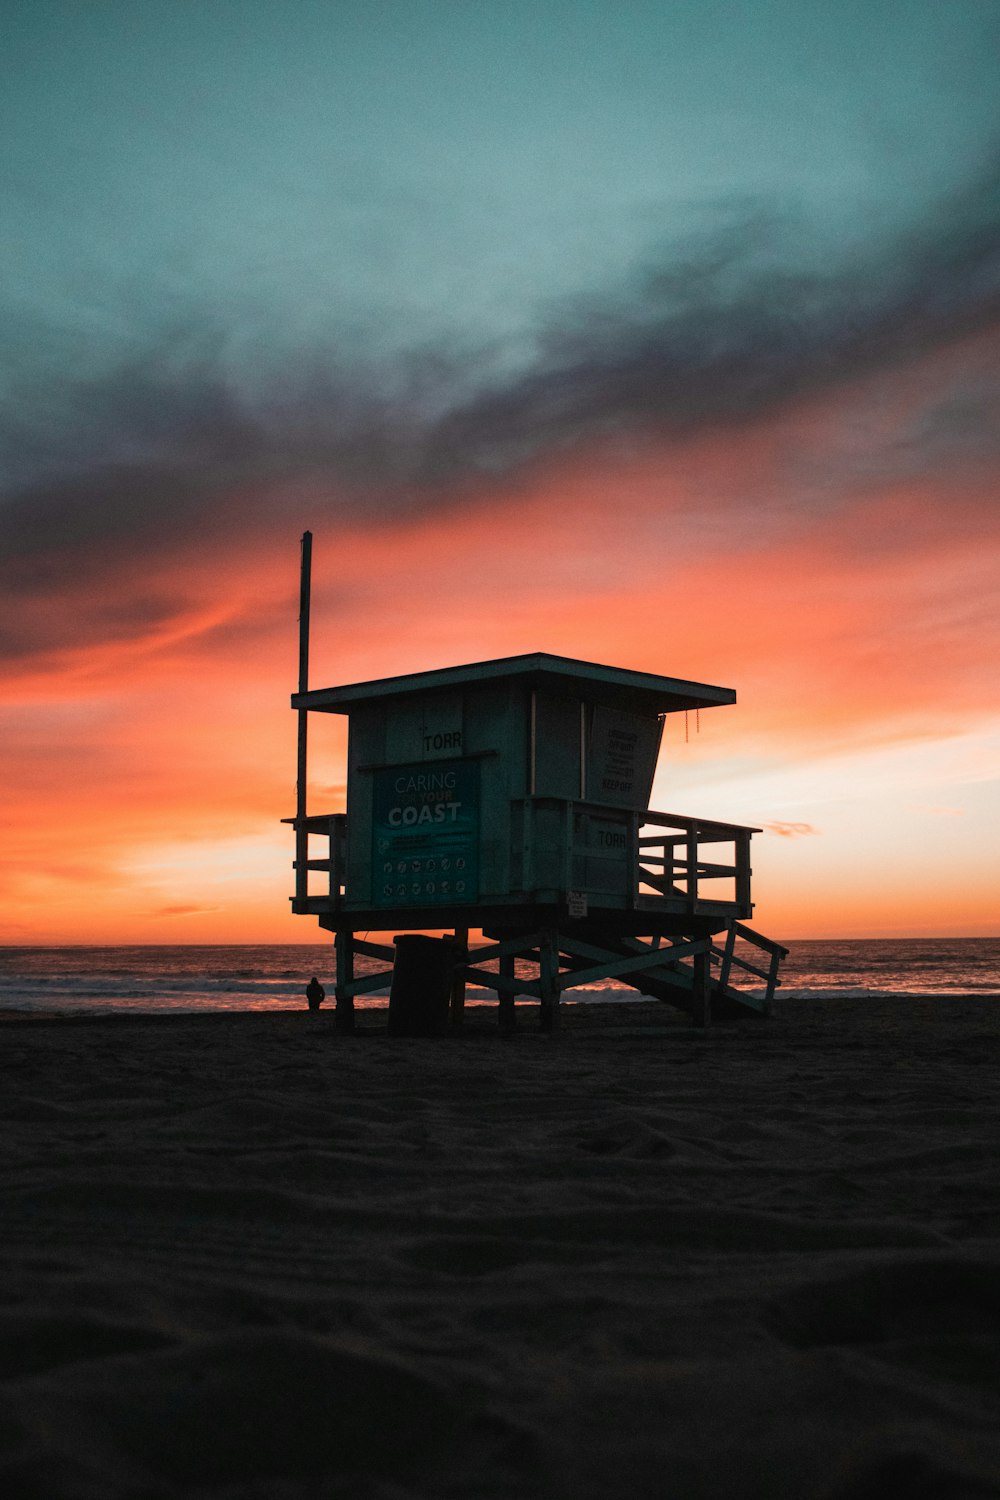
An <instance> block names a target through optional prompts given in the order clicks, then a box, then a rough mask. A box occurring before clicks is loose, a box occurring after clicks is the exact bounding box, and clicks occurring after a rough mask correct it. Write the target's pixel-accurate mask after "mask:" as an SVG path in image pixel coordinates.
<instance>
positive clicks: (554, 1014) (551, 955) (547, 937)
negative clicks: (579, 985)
mask: <svg viewBox="0 0 1000 1500" xmlns="http://www.w3.org/2000/svg"><path fill="white" fill-rule="evenodd" d="M538 984H539V998H540V1000H541V1003H542V1011H541V1027H542V1030H543V1031H549V1032H554V1031H558V1029H559V934H558V933H557V932H546V933H544V934H543V935H542V941H541V943H540V944H539V948H538Z"/></svg>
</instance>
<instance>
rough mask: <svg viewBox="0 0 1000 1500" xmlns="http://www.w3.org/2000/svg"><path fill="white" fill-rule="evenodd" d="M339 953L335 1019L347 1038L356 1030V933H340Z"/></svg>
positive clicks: (337, 937) (336, 943) (338, 939)
mask: <svg viewBox="0 0 1000 1500" xmlns="http://www.w3.org/2000/svg"><path fill="white" fill-rule="evenodd" d="M334 941H335V947H336V952H337V990H336V995H337V1008H336V1015H335V1017H334V1026H335V1029H336V1030H337V1031H339V1032H341V1033H342V1034H343V1035H345V1036H349V1035H350V1033H351V1032H352V1031H353V1030H354V994H353V991H352V990H351V985H352V983H353V981H354V933H353V932H338V933H337V936H336V938H335V940H334Z"/></svg>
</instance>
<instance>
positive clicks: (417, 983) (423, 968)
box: [389, 932, 455, 1036]
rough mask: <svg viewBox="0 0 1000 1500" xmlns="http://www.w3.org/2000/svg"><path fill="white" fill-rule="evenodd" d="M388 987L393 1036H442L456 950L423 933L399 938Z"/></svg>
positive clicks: (447, 939)
mask: <svg viewBox="0 0 1000 1500" xmlns="http://www.w3.org/2000/svg"><path fill="white" fill-rule="evenodd" d="M395 944H396V956H395V958H394V959H393V964H392V984H391V986H390V988H389V1035H390V1036H443V1035H444V1033H445V1031H446V1030H447V1029H448V1007H449V1004H450V1002H451V981H452V971H453V969H454V965H455V948H454V944H453V943H452V941H451V939H450V938H432V937H426V936H425V935H424V934H423V933H422V932H412V933H406V934H404V935H403V936H402V937H397V938H396V940H395Z"/></svg>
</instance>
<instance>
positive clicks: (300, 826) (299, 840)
mask: <svg viewBox="0 0 1000 1500" xmlns="http://www.w3.org/2000/svg"><path fill="white" fill-rule="evenodd" d="M312 540H313V539H312V532H311V531H305V532H303V534H302V572H301V578H300V583H299V692H300V693H307V692H308V691H309V596H310V591H311V587H312ZM308 719H309V714H308V711H307V710H306V709H304V708H300V709H299V753H298V763H297V769H296V780H295V864H296V872H295V894H296V897H297V898H298V899H299V900H304V899H305V898H306V897H307V896H308V894H309V870H308V860H309V834H308V832H307V830H306V780H307V760H308V754H307V750H308Z"/></svg>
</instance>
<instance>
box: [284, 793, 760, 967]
mask: <svg viewBox="0 0 1000 1500" xmlns="http://www.w3.org/2000/svg"><path fill="white" fill-rule="evenodd" d="M512 811H513V813H514V820H513V828H514V838H515V841H516V844H517V846H518V847H517V848H516V850H514V851H513V852H514V853H515V856H516V859H515V864H516V866H517V874H516V877H515V876H514V874H513V873H512V875H511V879H510V894H511V895H514V894H516V893H517V892H524V893H525V895H528V896H530V895H531V894H533V893H535V892H538V891H547V892H548V891H551V892H553V893H554V894H555V895H556V896H557V897H558V896H562V895H565V894H567V893H569V892H571V891H574V890H577V889H584V890H586V889H588V888H589V889H591V891H592V896H591V900H592V902H593V904H595V905H600V903H601V896H602V895H606V896H607V897H608V904H609V905H610V906H617V907H626V908H636V907H638V908H643V907H648V908H649V909H653V910H655V909H662V908H668V909H671V910H674V911H679V912H688V913H691V914H695V913H701V914H707V913H712V912H717V913H719V914H720V915H722V916H723V917H726V916H749V915H750V913H751V911H752V904H751V900H750V873H751V872H750V839H751V835H752V834H753V833H754V832H756V831H757V830H755V829H753V828H746V827H743V826H741V825H739V824H733V823H719V822H715V821H713V820H711V819H707V818H687V817H683V816H681V815H680V814H676V813H661V812H645V813H632V812H628V811H625V810H618V809H614V808H609V807H607V806H605V805H604V804H603V803H596V802H583V801H578V800H571V799H566V798H557V797H526V798H522V799H517V800H515V802H514V804H513V809H512ZM286 821H287V822H289V823H291V824H292V826H293V827H294V828H295V834H296V857H295V896H294V905H295V909H296V910H299V911H305V910H307V909H308V906H307V904H308V902H309V900H310V898H312V899H313V901H316V900H321V901H322V902H323V903H324V905H325V906H326V908H327V909H328V910H336V909H337V908H338V907H339V906H341V904H342V902H343V900H344V888H345V878H346V855H347V814H346V813H333V814H322V815H316V816H310V817H306V818H289V819H287V820H286ZM595 826H596V827H599V828H600V829H603V830H605V831H606V830H609V829H610V830H611V831H612V833H613V835H614V837H613V845H614V847H613V851H612V852H608V851H607V850H606V849H602V848H601V847H600V846H599V845H598V844H595V843H594V841H593V840H594V828H595ZM653 830H655V831H653ZM619 834H620V840H621V842H620V845H619V844H618V838H619ZM316 836H319V837H323V838H325V839H326V841H327V848H326V851H325V853H324V855H323V856H322V857H321V858H312V857H311V856H310V852H309V846H310V840H311V839H312V838H313V837H316ZM709 856H711V857H709ZM586 861H594V862H596V863H597V865H599V866H600V869H601V872H602V879H601V882H600V883H599V885H598V887H596V888H595V886H594V884H593V882H591V884H590V886H589V887H588V882H587V880H586V879H582V880H581V878H580V871H581V869H586V868H587V866H586V864H585V862H586ZM313 871H321V872H325V873H326V874H327V875H328V876H329V880H328V882H326V883H325V884H326V889H325V890H322V891H318V890H315V889H312V888H311V886H310V880H309V876H310V873H311V872H313ZM728 962H729V965H730V966H731V965H732V964H733V963H736V962H738V960H737V959H736V958H735V957H734V956H733V955H732V954H730V956H729V960H728ZM765 978H766V975H765Z"/></svg>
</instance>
